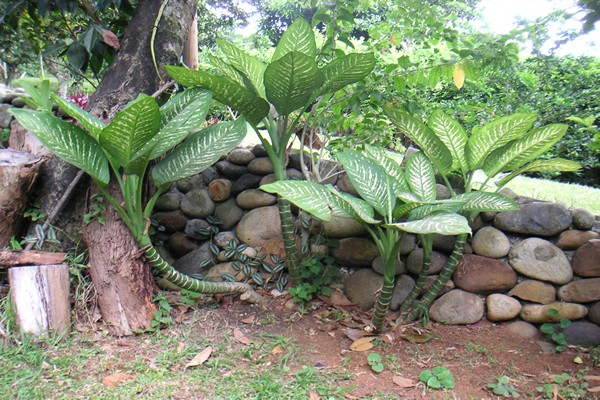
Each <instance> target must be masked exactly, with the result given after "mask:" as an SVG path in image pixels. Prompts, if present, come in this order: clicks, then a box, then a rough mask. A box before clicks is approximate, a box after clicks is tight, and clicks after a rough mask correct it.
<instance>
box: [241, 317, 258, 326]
mask: <svg viewBox="0 0 600 400" xmlns="http://www.w3.org/2000/svg"><path fill="white" fill-rule="evenodd" d="M255 319H256V316H255V315H251V316H249V317H246V318H244V319H242V320H240V322H241V323H242V324H246V325H250V324H252V323H254V320H255Z"/></svg>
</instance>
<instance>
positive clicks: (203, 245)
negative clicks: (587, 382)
mask: <svg viewBox="0 0 600 400" xmlns="http://www.w3.org/2000/svg"><path fill="white" fill-rule="evenodd" d="M289 166H290V167H289V169H288V175H289V176H290V177H293V178H298V179H301V178H302V174H301V173H300V162H299V156H298V154H292V155H291V156H290V160H289ZM328 168H329V169H330V170H333V171H337V168H338V167H337V166H335V165H333V164H329V165H328ZM272 173H273V168H272V165H271V163H270V162H269V160H268V158H267V157H266V153H265V152H264V149H262V147H261V146H255V147H254V148H252V149H250V148H239V149H236V150H234V151H232V152H231V153H230V154H228V155H227V156H226V157H224V158H223V159H221V160H220V161H219V162H217V163H216V164H215V165H214V166H212V167H210V168H209V169H207V170H206V171H204V172H203V173H201V174H199V175H197V176H194V177H191V178H188V179H186V180H183V181H180V182H177V184H175V185H173V187H172V189H171V190H170V191H169V192H167V193H165V194H164V195H162V196H161V197H160V198H159V201H158V202H157V204H156V211H157V212H156V213H155V214H154V215H153V220H154V221H155V222H156V223H157V224H158V227H159V230H160V231H159V232H157V233H156V234H155V235H154V239H155V241H156V242H157V244H158V245H159V246H158V248H159V251H160V252H161V253H162V254H163V256H164V257H165V258H166V259H167V260H169V261H171V262H172V263H173V265H174V266H175V267H176V268H177V269H179V270H181V271H182V272H185V273H187V274H202V275H204V276H207V277H208V279H220V278H221V275H222V274H223V273H231V274H232V275H236V271H234V270H233V269H232V268H231V263H229V262H226V261H227V260H226V258H225V257H224V256H223V253H224V250H223V251H222V252H221V254H220V255H219V256H218V257H215V256H214V254H213V252H211V250H210V243H211V241H210V240H209V237H210V234H209V233H208V232H207V230H208V229H209V228H210V227H211V225H214V220H213V218H215V217H216V218H217V219H218V220H220V221H221V224H219V225H217V226H218V228H219V232H218V233H216V234H214V236H213V240H212V242H213V243H214V244H216V245H217V246H219V248H220V249H224V248H225V246H226V245H227V243H229V241H230V240H231V239H236V240H238V241H239V242H241V243H245V244H247V245H248V246H249V248H248V249H246V251H245V252H246V254H247V255H248V256H249V257H256V256H258V255H260V254H263V253H264V254H266V255H270V254H275V255H277V256H279V257H284V255H285V254H284V250H283V240H282V237H281V230H280V228H279V215H278V210H277V206H276V198H275V196H273V195H270V194H268V193H265V192H262V191H261V190H259V189H258V188H259V186H260V185H262V184H264V183H268V182H272V181H273V180H274V176H273V175H272ZM328 183H331V184H334V185H336V186H337V187H338V189H340V190H342V191H346V192H349V193H352V192H354V190H353V188H352V187H351V185H350V184H349V181H348V179H347V178H346V177H345V176H344V175H343V173H340V174H337V175H335V176H334V177H332V178H330V179H329V181H328ZM439 193H440V196H443V194H442V193H443V189H442V188H441V187H440V191H439ZM513 197H514V198H515V200H516V201H517V202H518V203H519V204H520V205H521V210H520V211H517V212H508V213H498V214H493V213H484V214H482V215H481V216H480V217H479V218H478V219H477V221H476V224H475V227H474V235H473V237H472V240H471V241H470V242H469V244H468V245H467V248H466V251H465V255H464V256H463V259H462V261H461V262H460V264H459V266H458V268H457V270H456V272H455V274H454V276H453V280H452V281H450V282H449V283H448V285H447V286H446V288H445V289H444V291H443V292H442V295H441V297H440V298H439V299H437V300H436V302H435V303H434V304H433V306H432V308H431V312H430V317H431V318H432V319H433V320H435V321H438V322H443V323H448V324H474V323H476V322H478V321H479V320H481V319H482V318H484V317H485V318H487V319H488V320H490V321H494V322H500V321H514V320H518V319H521V320H522V321H526V322H527V323H531V324H541V323H545V322H555V321H557V318H556V317H553V316H552V315H551V314H552V313H548V310H550V309H555V310H557V311H559V314H560V318H568V319H570V320H572V321H575V322H574V323H573V324H572V325H571V327H569V328H568V331H567V332H565V334H567V337H569V338H570V339H571V342H574V343H576V344H584V345H590V344H594V343H595V344H600V239H598V237H599V232H600V229H599V228H600V224H599V223H598V221H597V220H596V219H595V217H594V216H593V215H592V214H591V213H589V212H588V211H585V210H569V209H567V208H565V207H564V206H562V205H559V204H553V203H546V202H540V201H535V200H532V199H525V198H519V197H516V196H513ZM313 225H314V226H313V227H312V228H311V229H312V231H313V232H315V233H318V234H322V235H324V236H326V237H328V238H334V239H338V240H339V245H338V246H337V247H332V248H330V249H325V251H329V253H330V255H331V256H332V257H333V258H334V259H335V260H336V261H337V263H338V264H339V265H340V266H343V267H346V268H347V269H348V270H349V271H350V272H349V274H348V276H347V277H346V279H345V282H344V283H345V294H346V296H347V297H348V298H349V299H350V300H351V301H352V302H353V303H354V304H356V305H358V306H360V307H364V308H369V307H372V306H373V301H374V297H375V292H376V291H377V290H378V289H379V287H380V285H381V283H382V276H381V273H382V268H383V265H382V262H381V260H380V258H379V257H378V250H377V247H376V246H375V244H374V243H373V242H372V241H371V239H370V238H369V237H368V235H367V234H366V231H365V230H364V228H363V227H362V226H361V225H360V224H358V223H356V222H354V221H352V220H348V219H341V218H334V220H333V221H331V222H328V223H323V224H320V223H319V224H318V225H315V224H313ZM213 229H214V228H213ZM453 245H454V238H453V237H444V236H438V237H436V238H435V240H434V253H433V257H432V266H431V269H430V275H431V277H430V278H431V281H430V282H433V280H434V279H435V277H436V274H437V273H439V271H440V270H441V268H442V267H443V265H444V264H445V262H446V260H447V257H448V255H449V254H450V252H451V250H452V247H453ZM207 258H208V259H211V261H212V262H211V263H209V264H208V265H206V266H204V267H202V266H201V265H204V264H206V262H204V263H202V260H205V259H207ZM421 259H422V250H421V249H420V248H419V247H418V243H417V239H416V237H415V236H413V235H407V236H406V237H405V238H404V241H403V243H402V246H401V248H400V257H399V260H398V264H397V269H396V272H397V275H398V276H397V283H396V287H395V289H394V295H393V299H392V304H391V308H392V310H395V309H398V307H399V305H400V304H401V303H402V301H403V300H404V298H405V297H406V296H407V295H408V292H409V291H410V290H411V289H412V287H413V286H414V284H415V278H416V276H417V275H418V273H419V269H420V265H421ZM237 276H238V277H240V279H241V274H239V273H237Z"/></svg>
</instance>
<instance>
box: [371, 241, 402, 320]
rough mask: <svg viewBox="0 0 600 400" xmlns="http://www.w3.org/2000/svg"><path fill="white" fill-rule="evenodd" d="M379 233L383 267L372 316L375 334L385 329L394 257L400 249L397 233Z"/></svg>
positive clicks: (394, 277)
mask: <svg viewBox="0 0 600 400" xmlns="http://www.w3.org/2000/svg"><path fill="white" fill-rule="evenodd" d="M380 232H381V233H382V234H381V236H380V238H379V243H380V244H381V246H380V247H379V248H380V253H381V257H382V258H383V260H384V263H385V264H384V265H385V267H384V270H383V285H382V287H381V291H380V293H379V296H378V298H377V301H376V302H375V312H374V314H373V326H374V327H375V331H376V332H382V331H383V330H384V328H385V326H384V324H385V317H386V315H387V313H388V310H389V309H390V302H391V301H392V293H393V291H394V283H395V280H396V255H397V253H398V248H399V247H400V236H399V235H398V232H396V231H392V230H385V231H383V230H380Z"/></svg>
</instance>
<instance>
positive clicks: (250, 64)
mask: <svg viewBox="0 0 600 400" xmlns="http://www.w3.org/2000/svg"><path fill="white" fill-rule="evenodd" d="M217 44H218V45H219V47H220V48H221V50H222V51H223V53H224V54H225V56H226V57H227V61H229V64H231V65H232V66H233V67H234V68H235V69H237V70H238V71H240V72H241V73H242V75H244V76H245V77H246V78H248V80H249V81H250V83H251V84H252V86H253V89H254V93H256V94H257V95H258V96H260V97H262V98H265V86H264V83H263V77H264V75H265V69H266V68H267V66H266V65H265V64H264V63H263V62H262V61H260V60H259V59H258V58H256V57H252V56H251V55H249V54H247V53H246V52H245V51H243V50H241V49H239V48H238V47H236V46H235V45H233V44H231V43H229V42H227V41H225V40H217Z"/></svg>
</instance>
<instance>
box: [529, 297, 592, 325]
mask: <svg viewBox="0 0 600 400" xmlns="http://www.w3.org/2000/svg"><path fill="white" fill-rule="evenodd" d="M550 310H555V311H557V312H558V316H554V315H552V313H549V312H548V311H550ZM587 313H588V309H587V307H586V306H584V305H581V304H576V303H563V302H555V303H550V304H545V305H542V304H526V305H524V306H523V308H522V309H521V313H520V314H519V317H520V318H521V319H522V320H524V321H527V322H531V323H532V324H544V323H546V322H559V321H560V320H561V319H563V318H566V319H570V320H571V321H574V320H576V319H581V318H584V317H585V316H586V315H587Z"/></svg>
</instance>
